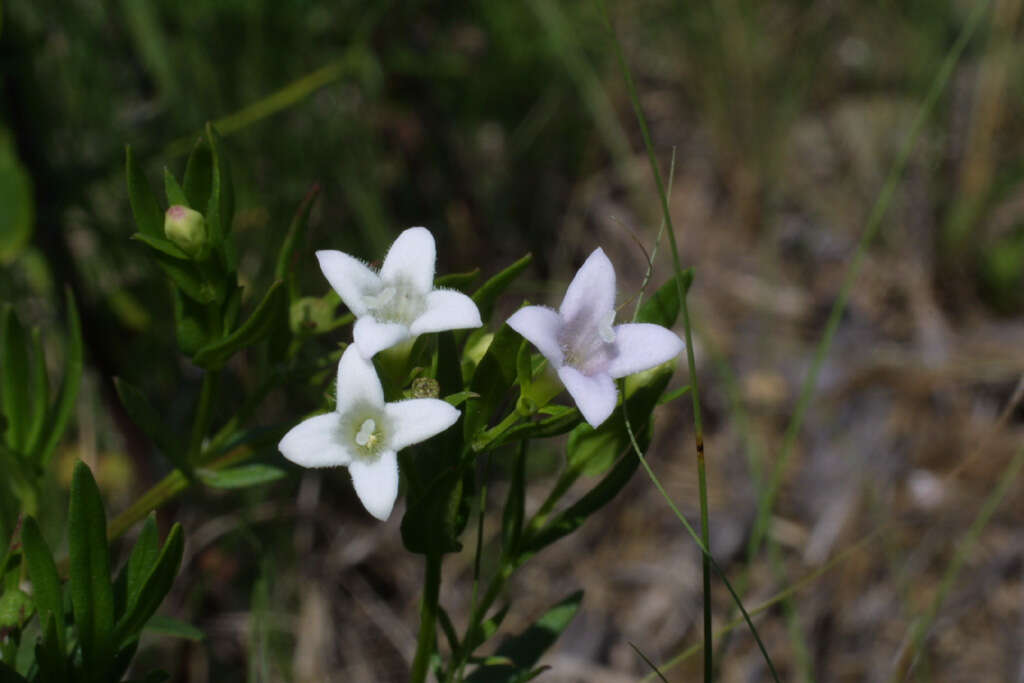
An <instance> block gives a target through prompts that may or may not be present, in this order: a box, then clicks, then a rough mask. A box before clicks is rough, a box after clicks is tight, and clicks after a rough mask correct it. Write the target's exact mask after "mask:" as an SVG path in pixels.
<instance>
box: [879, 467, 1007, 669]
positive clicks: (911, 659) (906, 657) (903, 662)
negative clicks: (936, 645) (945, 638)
mask: <svg viewBox="0 0 1024 683" xmlns="http://www.w3.org/2000/svg"><path fill="white" fill-rule="evenodd" d="M1022 466H1024V448H1021V449H1019V450H1018V451H1017V454H1016V455H1014V456H1013V459H1012V460H1010V462H1009V464H1007V466H1006V468H1005V469H1004V470H1003V472H1002V474H1000V475H999V481H998V483H997V485H996V488H995V490H993V491H992V493H990V494H989V495H988V496H987V497H986V498H985V502H984V503H982V505H981V509H980V510H979V511H978V514H977V516H976V517H975V518H974V521H973V522H971V526H970V528H969V529H968V530H967V534H966V535H965V537H964V539H963V541H962V542H961V543H960V545H959V547H957V549H956V552H955V553H954V554H953V559H951V560H950V562H949V565H948V566H947V567H946V571H945V572H944V573H943V575H942V582H941V583H940V584H939V590H938V592H937V593H936V594H935V597H934V598H932V602H931V604H930V605H929V607H928V610H927V611H926V612H925V613H924V615H923V617H922V618H920V619H916V620H915V621H914V622H913V625H912V626H911V627H910V628H911V630H910V633H909V641H910V646H909V647H908V648H907V649H906V651H905V652H904V653H903V656H902V657H900V658H899V659H898V660H897V661H896V667H895V670H894V671H893V674H892V676H891V677H890V678H889V680H890V682H893V681H899V680H906V679H907V678H908V677H909V675H910V673H911V671H912V670H913V668H914V665H915V664H916V662H917V658H918V654H919V652H920V650H921V647H922V646H923V645H924V642H925V640H927V638H928V636H929V634H930V631H931V629H932V625H933V624H934V622H935V618H936V617H937V616H938V614H939V610H940V609H941V608H942V604H943V603H944V602H945V601H946V598H947V597H949V592H950V590H952V588H953V584H954V583H956V580H957V577H958V576H959V575H960V570H961V569H963V566H964V562H965V561H966V560H967V557H968V556H969V555H970V553H971V551H972V550H974V547H975V546H976V545H977V543H978V537H979V536H981V532H982V531H983V530H984V529H985V526H986V525H987V524H988V522H989V520H990V519H991V518H992V514H993V513H994V512H995V511H996V508H998V507H999V504H1000V503H1002V502H1003V498H1005V497H1006V494H1007V492H1008V491H1009V490H1010V486H1011V485H1012V484H1013V483H1014V482H1015V480H1016V479H1017V475H1018V474H1020V471H1021V467H1022Z"/></svg>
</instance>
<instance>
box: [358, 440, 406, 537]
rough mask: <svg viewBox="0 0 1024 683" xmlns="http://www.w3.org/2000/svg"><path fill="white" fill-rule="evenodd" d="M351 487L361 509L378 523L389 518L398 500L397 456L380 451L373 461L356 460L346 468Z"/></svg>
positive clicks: (389, 452)
mask: <svg viewBox="0 0 1024 683" xmlns="http://www.w3.org/2000/svg"><path fill="white" fill-rule="evenodd" d="M348 471H349V474H351V475H352V486H353V487H354V488H355V490H356V495H357V496H359V500H360V501H361V502H362V504H363V507H364V508H366V511H367V512H369V513H370V514H371V515H373V516H374V517H376V518H377V519H379V520H380V521H382V522H383V521H385V520H387V518H388V517H390V516H391V508H393V507H394V506H395V499H396V498H398V456H397V455H396V454H395V452H394V451H382V452H381V454H380V455H379V456H378V457H377V458H375V459H374V460H365V459H356V460H353V461H352V464H351V465H349V466H348Z"/></svg>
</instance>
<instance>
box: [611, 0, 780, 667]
mask: <svg viewBox="0 0 1024 683" xmlns="http://www.w3.org/2000/svg"><path fill="white" fill-rule="evenodd" d="M598 3H599V4H600V6H601V10H602V13H603V14H604V18H605V22H606V23H607V25H608V33H609V36H610V40H611V43H612V47H614V48H615V57H616V59H617V60H618V63H619V68H620V69H621V70H622V76H623V78H624V79H625V81H626V90H627V91H628V93H629V101H630V102H631V103H632V105H633V112H634V113H635V114H636V120H637V124H638V125H639V126H640V133H641V135H642V136H643V140H644V147H645V148H646V150H647V158H648V161H649V162H650V165H651V173H652V174H653V175H654V181H655V184H656V185H657V189H658V198H659V199H660V200H661V213H662V216H663V217H664V219H665V224H666V225H667V226H668V242H669V246H670V247H671V248H672V268H673V271H674V272H675V282H676V294H677V295H678V297H679V308H680V312H681V313H682V315H683V333H684V336H685V338H686V364H687V368H688V369H689V371H690V386H691V387H692V388H693V390H692V391H691V392H690V398H691V402H692V405H693V430H694V438H695V440H696V449H697V487H698V492H699V496H700V538H701V545H702V549H703V550H704V557H703V559H702V563H701V571H702V575H703V583H704V591H703V598H704V600H703V602H704V680H705V681H706V682H707V683H710V682H711V680H712V677H713V674H714V645H713V644H712V639H713V637H714V634H713V632H712V628H711V562H712V558H711V551H710V547H711V534H710V532H709V526H708V486H707V474H706V472H705V465H704V422H703V420H702V419H701V412H700V386H699V384H698V382H697V364H696V361H695V360H694V356H693V332H692V330H691V329H690V310H689V306H688V304H687V302H686V292H685V291H684V290H683V277H682V276H683V267H682V265H681V264H680V262H679V247H678V245H677V244H676V234H675V226H674V225H673V224H672V213H671V212H670V211H669V206H668V193H667V192H666V191H665V182H664V181H663V180H662V178H661V169H660V167H659V166H658V159H657V157H656V156H655V154H654V143H653V142H652V141H651V133H650V131H649V130H648V128H647V118H646V117H645V116H644V112H643V109H642V108H641V107H640V97H639V95H637V90H636V84H635V83H634V82H633V74H632V72H631V71H630V69H629V64H628V63H627V62H626V56H625V54H623V52H622V44H621V43H620V42H619V38H618V36H617V35H616V34H615V27H614V26H613V25H612V18H611V14H610V13H609V12H608V6H607V5H606V4H605V2H604V0H598ZM724 578H725V577H724V576H723V579H724ZM730 591H732V589H731V588H730ZM734 595H735V594H734ZM736 599H737V601H738V600H739V598H738V597H737V598H736ZM751 628H753V625H751ZM759 642H760V640H759ZM762 650H763V648H762ZM767 656H768V653H767V652H765V657H767ZM769 665H770V664H769ZM772 670H773V672H774V668H773V669H772Z"/></svg>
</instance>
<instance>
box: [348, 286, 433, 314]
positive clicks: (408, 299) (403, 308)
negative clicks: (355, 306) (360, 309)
mask: <svg viewBox="0 0 1024 683" xmlns="http://www.w3.org/2000/svg"><path fill="white" fill-rule="evenodd" d="M364 301H365V302H366V307H367V308H368V309H369V311H370V313H371V314H372V315H373V317H374V318H376V319H377V320H379V321H381V322H388V323H401V324H402V325H410V324H412V322H413V321H414V320H416V318H418V317H420V315H421V314H422V313H423V312H424V311H425V310H427V300H426V297H425V296H424V295H423V294H422V293H421V292H420V291H419V290H417V289H416V288H415V287H413V286H412V285H410V284H409V283H407V282H403V281H400V280H399V281H396V282H385V283H384V286H383V287H382V288H381V289H380V290H379V291H378V292H377V293H375V294H370V295H367V296H366V297H365V298H364Z"/></svg>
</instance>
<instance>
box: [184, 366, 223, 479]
mask: <svg viewBox="0 0 1024 683" xmlns="http://www.w3.org/2000/svg"><path fill="white" fill-rule="evenodd" d="M219 379H220V370H207V371H206V374H205V375H203V386H202V389H200V390H199V405H198V406H197V407H196V415H195V418H194V420H193V422H192V437H191V438H190V439H189V443H188V456H187V458H186V459H185V462H187V463H189V464H190V465H194V464H195V463H196V462H197V461H198V459H199V453H200V451H202V449H203V439H204V438H206V432H207V430H209V428H210V421H211V420H212V419H213V406H214V402H215V399H216V395H217V385H218V380H219Z"/></svg>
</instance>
